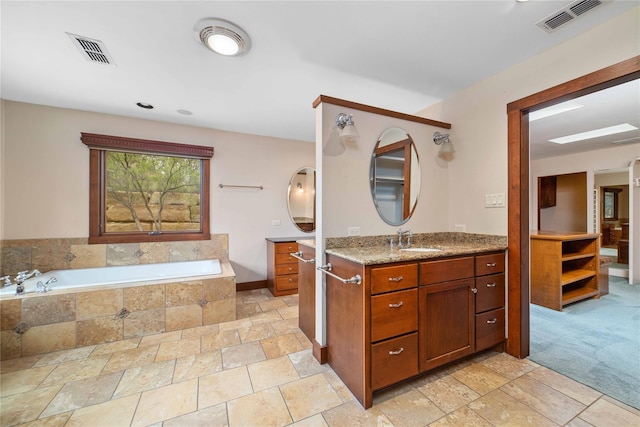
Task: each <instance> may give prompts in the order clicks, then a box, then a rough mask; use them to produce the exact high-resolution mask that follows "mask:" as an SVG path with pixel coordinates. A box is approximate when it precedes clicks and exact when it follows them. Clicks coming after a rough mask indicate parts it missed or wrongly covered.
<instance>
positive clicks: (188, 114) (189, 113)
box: [178, 110, 193, 116]
mask: <svg viewBox="0 0 640 427" xmlns="http://www.w3.org/2000/svg"><path fill="white" fill-rule="evenodd" d="M178 113H179V114H182V115H184V116H190V115H192V114H193V113H192V112H191V111H189V110H178Z"/></svg>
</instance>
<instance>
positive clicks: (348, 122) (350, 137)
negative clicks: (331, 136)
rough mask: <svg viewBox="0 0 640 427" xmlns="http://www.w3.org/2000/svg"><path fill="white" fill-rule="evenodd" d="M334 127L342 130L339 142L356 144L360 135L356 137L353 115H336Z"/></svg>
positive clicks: (356, 130) (356, 131)
mask: <svg viewBox="0 0 640 427" xmlns="http://www.w3.org/2000/svg"><path fill="white" fill-rule="evenodd" d="M336 126H338V127H339V128H340V129H342V132H340V140H341V141H342V142H345V143H346V142H356V141H357V140H358V138H359V137H360V135H358V129H356V125H355V123H353V114H349V115H346V114H345V113H340V114H338V115H337V116H336Z"/></svg>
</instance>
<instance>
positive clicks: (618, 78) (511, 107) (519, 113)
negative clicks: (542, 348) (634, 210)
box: [506, 56, 640, 358]
mask: <svg viewBox="0 0 640 427" xmlns="http://www.w3.org/2000/svg"><path fill="white" fill-rule="evenodd" d="M638 78H640V56H636V57H634V58H631V59H628V60H626V61H623V62H620V63H618V64H614V65H612V66H610V67H607V68H604V69H602V70H599V71H596V72H593V73H590V74H587V75H585V76H582V77H579V78H577V79H574V80H572V81H569V82H566V83H564V84H561V85H558V86H555V87H552V88H550V89H547V90H545V91H542V92H539V93H537V94H533V95H531V96H528V97H526V98H522V99H520V100H517V101H514V102H512V103H509V104H508V105H507V124H508V137H507V139H508V158H509V165H508V182H509V185H508V188H509V190H508V227H507V229H508V249H509V261H508V271H509V273H508V283H509V285H508V304H509V313H508V332H507V334H508V339H507V343H506V350H507V352H508V353H509V354H511V355H513V356H515V357H519V358H524V357H526V356H528V355H529V339H530V331H529V228H530V226H529V112H530V111H534V110H537V109H542V108H544V107H547V106H549V105H553V104H557V103H559V102H562V101H567V100H570V99H574V98H577V97H579V96H582V95H586V94H588V93H593V92H597V91H599V90H602V89H606V88H608V87H612V86H616V85H618V84H621V83H625V82H629V81H632V80H635V79H638ZM630 233H631V235H632V236H635V234H634V233H633V230H630Z"/></svg>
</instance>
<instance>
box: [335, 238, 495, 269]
mask: <svg viewBox="0 0 640 427" xmlns="http://www.w3.org/2000/svg"><path fill="white" fill-rule="evenodd" d="M391 237H394V240H396V239H397V238H396V236H371V237H359V238H357V237H346V238H337V239H327V244H326V248H327V249H326V250H325V252H326V253H327V254H331V255H335V256H338V257H340V258H344V259H346V260H349V261H352V262H355V263H358V264H362V265H372V264H387V263H393V262H402V261H419V260H426V259H435V258H443V257H451V256H458V255H472V254H477V253H482V252H492V251H502V250H506V249H507V237H506V236H497V235H488V234H472V233H423V234H415V235H414V236H413V239H412V244H411V247H412V248H433V249H440V251H437V252H410V251H403V250H400V249H398V247H397V246H395V247H394V248H393V249H391V247H390V245H389V238H391Z"/></svg>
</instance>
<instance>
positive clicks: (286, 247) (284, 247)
mask: <svg viewBox="0 0 640 427" xmlns="http://www.w3.org/2000/svg"><path fill="white" fill-rule="evenodd" d="M275 246H276V253H277V254H290V253H291V252H298V244H297V243H296V242H284V243H276V244H275Z"/></svg>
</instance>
